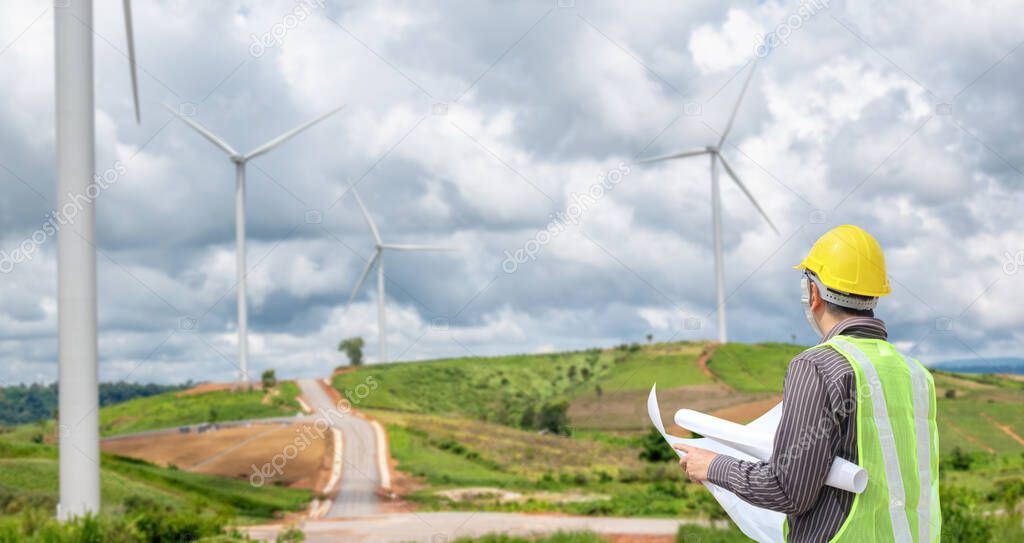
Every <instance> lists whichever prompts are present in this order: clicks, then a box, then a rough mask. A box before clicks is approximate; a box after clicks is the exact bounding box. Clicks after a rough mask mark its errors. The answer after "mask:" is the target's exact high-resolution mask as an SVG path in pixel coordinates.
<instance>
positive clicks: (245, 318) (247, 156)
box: [164, 104, 345, 386]
mask: <svg viewBox="0 0 1024 543" xmlns="http://www.w3.org/2000/svg"><path fill="white" fill-rule="evenodd" d="M164 107H165V108H167V110H168V111H170V112H171V114H172V115H174V116H175V117H177V118H179V119H181V120H182V121H183V122H184V123H185V124H187V125H189V126H191V127H192V128H193V129H194V130H195V131H196V132H199V135H201V136H203V137H204V138H206V139H207V140H209V141H210V142H211V143H213V144H214V145H216V146H217V147H219V148H220V149H221V150H222V151H224V152H225V153H227V155H228V159H230V160H231V162H233V163H234V164H235V276H236V279H237V283H238V380H239V382H240V384H241V385H242V386H245V385H248V384H249V310H248V301H247V299H246V286H245V276H246V273H247V271H246V268H245V165H246V163H247V162H249V161H250V160H252V159H254V158H256V157H258V156H260V155H262V154H264V153H267V152H269V151H270V150H271V149H273V148H275V147H277V146H278V145H281V144H282V143H284V142H286V141H288V140H289V139H291V138H293V137H294V136H295V135H297V134H298V133H299V132H302V131H303V130H305V129H307V128H310V127H312V126H313V125H315V124H317V123H319V122H320V121H322V120H324V119H326V118H327V117H330V116H331V115H333V114H335V113H337V112H338V111H340V110H341V109H343V108H344V107H345V106H344V105H342V106H338V107H336V108H334V109H332V110H330V111H328V112H327V113H324V114H323V115H321V116H319V117H317V118H316V119H313V120H312V121H309V122H308V123H306V124H304V125H301V126H299V127H296V128H293V129H291V130H289V131H288V132H285V133H284V134H281V135H280V136H278V137H276V138H274V139H272V140H270V141H268V142H267V143H264V144H263V145H260V146H259V147H257V148H255V149H253V150H252V151H249V152H248V153H244V154H243V153H239V152H238V151H236V150H235V149H234V148H233V147H231V146H230V145H228V144H227V142H225V141H224V140H223V139H221V138H219V137H217V136H216V135H214V134H213V132H210V131H209V130H208V129H207V128H206V127H204V126H203V125H201V124H199V123H197V122H196V121H193V120H192V119H189V118H188V117H185V116H184V115H181V114H180V113H178V112H177V111H175V110H174V109H173V108H171V107H170V106H168V105H166V104H164Z"/></svg>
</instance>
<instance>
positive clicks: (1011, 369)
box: [931, 357, 1024, 375]
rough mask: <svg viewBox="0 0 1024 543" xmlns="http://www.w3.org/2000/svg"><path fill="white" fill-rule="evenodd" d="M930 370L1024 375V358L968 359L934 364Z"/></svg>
mask: <svg viewBox="0 0 1024 543" xmlns="http://www.w3.org/2000/svg"><path fill="white" fill-rule="evenodd" d="M931 367H932V368H934V369H937V370H944V371H955V372H960V373H1016V374H1022V375H1024V358H1013V357H1006V358H968V359H963V360H946V361H943V362H936V363H935V364H932V365H931Z"/></svg>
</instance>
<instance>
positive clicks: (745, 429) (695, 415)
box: [675, 403, 868, 494]
mask: <svg viewBox="0 0 1024 543" xmlns="http://www.w3.org/2000/svg"><path fill="white" fill-rule="evenodd" d="M781 406H782V404H781V403H780V404H779V405H777V406H775V407H774V408H772V410H771V411H769V412H768V413H767V414H766V415H765V416H764V417H762V418H761V419H758V421H756V422H757V424H756V425H755V424H754V423H751V425H749V426H744V425H742V424H737V423H735V422H730V421H727V420H724V419H720V418H718V417H712V416H711V415H707V414H704V413H700V412H698V411H694V410H692V409H680V410H679V411H677V412H676V416H675V422H676V424H677V425H679V426H680V427H682V428H685V429H687V430H689V431H691V432H695V433H697V434H700V435H702V436H704V437H706V438H709V439H712V440H714V441H718V442H720V443H722V444H724V445H728V446H729V447H732V448H733V449H736V450H739V451H743V452H745V453H747V454H749V455H750V456H753V457H754V458H757V459H758V460H761V461H763V462H767V461H768V459H769V458H771V456H772V445H773V444H774V442H775V430H776V429H777V428H778V422H779V418H781V416H782V409H781ZM825 484H826V485H827V486H831V487H834V488H838V489H840V490H846V491H847V492H853V493H856V494H860V493H861V492H864V489H865V488H867V486H868V473H867V471H865V470H864V468H862V467H860V466H858V465H857V464H854V463H853V462H850V461H848V460H845V459H843V458H839V457H836V458H835V459H833V460H832V467H831V468H829V471H828V475H826V476H825Z"/></svg>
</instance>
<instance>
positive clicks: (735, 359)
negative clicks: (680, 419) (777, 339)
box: [708, 343, 806, 392]
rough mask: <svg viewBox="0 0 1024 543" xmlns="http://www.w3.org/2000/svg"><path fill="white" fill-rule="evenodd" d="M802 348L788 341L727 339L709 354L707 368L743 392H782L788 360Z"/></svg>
mask: <svg viewBox="0 0 1024 543" xmlns="http://www.w3.org/2000/svg"><path fill="white" fill-rule="evenodd" d="M804 349H806V347H803V346H800V345H792V344H789V343H756V344H745V343H727V344H725V345H722V346H720V347H718V349H716V350H715V352H714V354H712V355H711V359H710V360H708V368H710V369H711V371H712V372H713V373H714V374H715V375H716V376H718V377H719V378H720V379H721V380H722V381H723V382H725V383H726V384H727V385H729V386H731V387H732V388H734V389H736V390H739V391H742V392H782V380H783V378H784V377H785V376H786V367H787V366H788V364H789V361H790V360H791V359H792V358H793V357H794V356H796V355H797V354H798V353H800V352H801V351H803V350H804Z"/></svg>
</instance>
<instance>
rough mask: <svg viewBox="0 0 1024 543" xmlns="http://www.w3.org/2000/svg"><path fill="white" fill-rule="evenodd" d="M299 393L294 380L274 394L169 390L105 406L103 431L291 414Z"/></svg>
mask: <svg viewBox="0 0 1024 543" xmlns="http://www.w3.org/2000/svg"><path fill="white" fill-rule="evenodd" d="M298 395H299V388H298V386H297V385H295V383H293V382H290V381H288V382H282V383H280V384H279V385H278V386H277V387H275V389H272V390H271V392H270V393H264V392H263V391H259V390H254V391H248V392H243V391H239V392H233V391H228V390H222V391H214V392H206V393H203V394H194V395H188V396H178V393H176V392H167V393H164V394H158V395H156V396H149V397H147V398H136V399H134V400H129V401H127V402H124V403H119V404H116V405H111V406H109V407H104V408H103V409H101V410H100V432H102V433H103V435H104V436H112V435H119V434H130V433H133V432H141V431H145V430H153V429H157V428H170V427H174V426H179V425H184V424H197V423H202V422H216V421H228V420H241V419H250V418H266V417H281V416H291V415H294V414H295V413H296V412H298V411H299V410H300V408H299V404H298V402H297V401H296V399H295V398H296V397H297V396H298ZM211 419H215V420H211Z"/></svg>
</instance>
